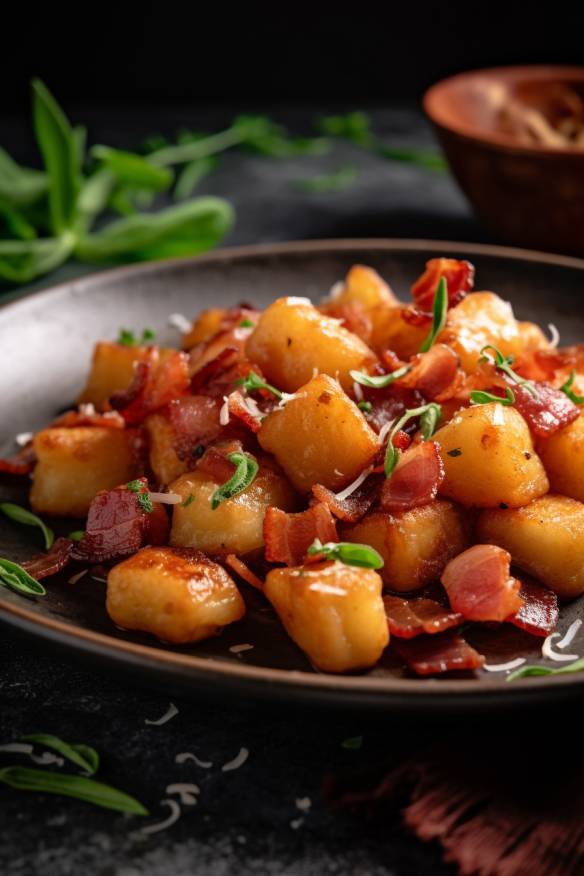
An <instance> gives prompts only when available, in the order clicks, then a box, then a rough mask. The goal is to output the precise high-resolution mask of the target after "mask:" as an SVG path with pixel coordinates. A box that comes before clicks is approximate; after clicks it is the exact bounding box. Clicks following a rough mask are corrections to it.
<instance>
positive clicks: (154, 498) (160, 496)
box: [148, 493, 182, 505]
mask: <svg viewBox="0 0 584 876" xmlns="http://www.w3.org/2000/svg"><path fill="white" fill-rule="evenodd" d="M148 495H149V496H150V501H151V502H160V504H161V505H178V504H179V502H182V496H179V494H178V493H148Z"/></svg>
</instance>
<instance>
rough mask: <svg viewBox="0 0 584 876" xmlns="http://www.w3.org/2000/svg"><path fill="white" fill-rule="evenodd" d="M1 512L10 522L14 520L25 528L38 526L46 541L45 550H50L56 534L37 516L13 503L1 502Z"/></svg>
mask: <svg viewBox="0 0 584 876" xmlns="http://www.w3.org/2000/svg"><path fill="white" fill-rule="evenodd" d="M0 511H2V513H3V514H5V515H6V516H7V517H8V518H9V519H10V520H14V522H15V523H22V524H23V525H24V526H38V528H39V529H40V531H41V532H42V534H43V538H44V540H45V549H46V550H49V548H50V547H51V546H52V544H53V542H54V541H55V533H54V532H53V530H52V529H49V527H48V526H47V525H46V524H45V523H43V521H42V520H41V518H40V517H37V516H36V514H33V513H32V512H31V511H28V510H27V509H26V508H22V507H21V506H20V505H14V504H13V503H12V502H0Z"/></svg>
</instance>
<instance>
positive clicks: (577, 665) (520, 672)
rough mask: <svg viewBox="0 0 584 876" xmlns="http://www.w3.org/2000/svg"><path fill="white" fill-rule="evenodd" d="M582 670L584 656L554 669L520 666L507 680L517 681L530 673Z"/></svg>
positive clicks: (558, 672)
mask: <svg viewBox="0 0 584 876" xmlns="http://www.w3.org/2000/svg"><path fill="white" fill-rule="evenodd" d="M582 670H584V657H581V658H580V660H575V661H574V662H573V663H568V665H567V666H561V667H560V668H559V669H552V668H551V667H549V666H520V667H519V669H516V670H515V672H511V673H510V674H509V675H508V676H507V681H515V679H516V678H526V677H528V676H530V675H565V674H566V673H569V672H581V671H582Z"/></svg>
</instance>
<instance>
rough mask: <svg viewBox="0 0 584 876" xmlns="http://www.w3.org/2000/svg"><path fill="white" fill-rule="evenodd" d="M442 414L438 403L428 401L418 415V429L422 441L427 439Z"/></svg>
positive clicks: (434, 429)
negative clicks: (426, 405)
mask: <svg viewBox="0 0 584 876" xmlns="http://www.w3.org/2000/svg"><path fill="white" fill-rule="evenodd" d="M441 416H442V408H441V407H440V405H437V404H434V403H430V404H429V405H428V407H427V409H426V410H425V411H424V412H423V413H422V414H421V416H420V431H421V433H422V437H423V439H424V441H429V440H430V438H431V437H432V435H433V434H434V432H435V431H436V427H437V425H438V423H439V422H440V417H441Z"/></svg>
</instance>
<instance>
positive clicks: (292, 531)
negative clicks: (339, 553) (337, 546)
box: [264, 502, 339, 566]
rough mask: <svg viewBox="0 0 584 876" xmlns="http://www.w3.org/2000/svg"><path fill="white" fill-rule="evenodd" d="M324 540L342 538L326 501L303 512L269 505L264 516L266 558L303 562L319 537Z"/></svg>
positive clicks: (287, 561)
mask: <svg viewBox="0 0 584 876" xmlns="http://www.w3.org/2000/svg"><path fill="white" fill-rule="evenodd" d="M315 538H318V539H320V541H321V542H322V543H323V544H326V542H328V541H338V540H339V536H338V535H337V527H336V524H335V521H334V519H333V516H332V514H331V512H330V511H329V508H328V506H327V505H325V504H324V502H319V503H318V504H317V505H313V506H312V507H311V508H309V509H308V510H307V511H302V512H301V513H300V514H286V512H285V511H281V510H280V509H279V508H268V510H267V511H266V516H265V517H264V541H265V543H266V550H265V553H266V560H268V561H269V562H270V563H286V565H287V566H299V565H300V564H301V563H302V561H303V560H304V557H305V556H306V551H307V550H308V548H309V547H310V545H311V544H312V542H313V541H314V540H315Z"/></svg>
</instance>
